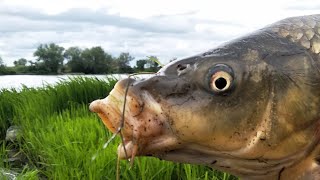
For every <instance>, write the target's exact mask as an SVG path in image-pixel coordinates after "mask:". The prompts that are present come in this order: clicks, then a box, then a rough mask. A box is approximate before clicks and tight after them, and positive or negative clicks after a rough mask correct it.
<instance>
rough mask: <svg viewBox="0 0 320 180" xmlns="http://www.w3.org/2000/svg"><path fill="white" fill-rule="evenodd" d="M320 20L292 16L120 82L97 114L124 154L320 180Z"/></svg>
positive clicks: (249, 174)
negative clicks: (145, 76)
mask: <svg viewBox="0 0 320 180" xmlns="http://www.w3.org/2000/svg"><path fill="white" fill-rule="evenodd" d="M319 53H320V15H311V16H303V17H293V18H288V19H285V20H282V21H279V22H277V23H274V24H272V25H269V26H267V27H265V28H263V29H261V30H258V31H256V32H254V33H252V34H249V35H247V36H244V37H241V38H238V39H235V40H233V41H230V42H229V43H226V44H223V45H221V46H219V47H217V48H215V49H213V50H210V51H208V52H205V53H202V54H198V55H196V56H193V57H190V58H186V59H182V60H179V61H174V62H171V63H170V64H168V65H166V66H165V67H164V68H162V69H161V70H160V71H159V72H158V73H157V74H156V75H154V76H152V77H150V78H148V79H144V80H139V81H136V80H134V79H130V78H129V79H125V80H121V81H119V82H118V83H117V84H116V86H115V88H114V90H112V92H111V93H110V95H109V96H108V97H107V98H105V99H103V100H96V101H94V102H93V103H92V104H91V105H90V109H91V110H92V111H94V112H97V113H98V115H99V116H100V117H101V118H102V120H103V122H104V123H105V125H106V126H107V127H108V128H109V129H110V130H111V131H112V132H115V131H116V129H117V128H118V127H119V125H120V120H121V114H122V112H121V111H122V106H123V103H124V98H125V97H124V95H125V90H126V86H127V84H129V91H128V96H127V97H126V100H127V103H126V108H125V121H124V128H123V129H122V132H123V134H124V137H125V143H124V145H121V146H119V149H118V153H119V155H120V156H121V157H122V158H126V157H125V155H124V150H123V146H125V147H126V149H127V150H128V154H129V157H131V156H135V155H139V156H143V155H152V156H155V157H159V158H161V159H165V160H171V161H176V162H185V163H194V164H204V165H207V166H211V167H213V168H216V169H220V170H223V171H227V172H230V173H232V174H234V175H237V176H239V177H242V178H245V179H320V168H319V162H320V159H319V157H320V156H319V155H320V145H319V140H320V131H319V130H320V129H319V128H320V124H319V123H320V121H319V120H320V99H319V98H320V54H319Z"/></svg>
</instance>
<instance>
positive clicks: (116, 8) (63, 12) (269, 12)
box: [0, 0, 320, 66]
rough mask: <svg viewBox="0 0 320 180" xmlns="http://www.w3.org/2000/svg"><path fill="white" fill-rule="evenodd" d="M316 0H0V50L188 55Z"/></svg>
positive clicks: (309, 8) (306, 10) (309, 9)
mask: <svg viewBox="0 0 320 180" xmlns="http://www.w3.org/2000/svg"><path fill="white" fill-rule="evenodd" d="M316 13H320V1H319V2H316V0H304V1H302V0H281V1H280V0H264V1H257V0H240V1H237V0H234V1H228V0H219V1H215V0H192V1H191V0H190V1H187V0H157V1H155V0H0V56H1V57H2V59H3V60H4V62H5V64H7V65H9V66H11V65H13V61H14V60H17V59H19V58H22V57H24V58H27V59H29V60H34V59H35V58H34V57H33V55H32V54H33V52H34V51H35V50H36V48H37V47H38V46H39V44H41V43H51V42H53V43H56V44H58V45H60V46H63V47H65V48H68V47H70V46H80V47H82V48H86V47H88V48H90V47H93V46H102V47H103V48H104V49H105V50H106V52H108V53H110V54H112V55H113V56H117V55H119V53H120V52H130V53H131V54H132V55H133V56H134V57H136V59H139V58H143V57H146V56H150V55H154V56H158V57H159V58H160V60H161V61H162V62H164V63H165V62H168V60H170V59H172V58H173V57H177V58H183V57H187V56H191V55H194V54H197V53H200V52H203V51H205V50H208V49H211V48H214V47H215V46H217V45H219V44H221V43H223V42H226V41H229V40H232V39H233V38H236V37H239V36H241V35H244V34H246V33H250V32H252V31H254V30H256V29H259V28H262V27H264V26H265V25H268V24H270V23H273V22H275V21H277V20H280V19H283V18H285V17H289V16H299V15H307V14H316Z"/></svg>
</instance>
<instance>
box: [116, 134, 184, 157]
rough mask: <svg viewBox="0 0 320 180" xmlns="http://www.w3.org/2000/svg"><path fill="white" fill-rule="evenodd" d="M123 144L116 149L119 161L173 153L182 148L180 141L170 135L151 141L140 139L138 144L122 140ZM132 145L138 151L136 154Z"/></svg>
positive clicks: (133, 141)
mask: <svg viewBox="0 0 320 180" xmlns="http://www.w3.org/2000/svg"><path fill="white" fill-rule="evenodd" d="M124 144H125V145H124V146H123V144H120V145H119V146H118V149H117V153H118V156H119V158H120V159H128V158H132V157H133V156H150V155H155V156H157V154H163V153H166V152H169V151H173V150H175V149H179V148H181V146H182V143H181V141H180V140H179V139H178V138H177V137H176V136H172V135H162V136H159V137H157V138H153V139H152V140H151V141H150V139H148V138H147V139H141V140H139V141H138V142H137V141H135V140H124ZM134 145H137V146H138V150H137V151H136V152H135V150H134ZM124 147H125V149H126V152H125V150H124ZM126 153H127V154H126Z"/></svg>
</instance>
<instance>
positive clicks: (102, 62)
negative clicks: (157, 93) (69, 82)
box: [0, 43, 160, 75]
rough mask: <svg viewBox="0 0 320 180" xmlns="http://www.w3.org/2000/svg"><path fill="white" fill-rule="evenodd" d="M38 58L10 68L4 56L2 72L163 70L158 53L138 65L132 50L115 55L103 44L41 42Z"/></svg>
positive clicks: (20, 62) (1, 61) (37, 52)
mask: <svg viewBox="0 0 320 180" xmlns="http://www.w3.org/2000/svg"><path fill="white" fill-rule="evenodd" d="M33 55H34V57H35V58H36V60H35V61H31V60H27V59H25V58H21V59H18V60H16V61H14V66H13V67H9V66H6V65H5V64H4V63H3V60H2V59H1V57H0V75H1V74H2V75H4V74H66V73H83V74H109V73H135V72H144V71H148V72H156V71H158V70H159V69H160V65H159V60H158V58H157V57H155V56H149V57H146V58H145V59H139V60H137V61H136V65H135V66H134V67H131V66H130V62H131V61H132V60H134V57H133V56H131V55H130V54H129V53H128V52H123V53H120V55H119V56H118V57H113V56H112V55H111V54H108V53H107V52H105V50H104V49H103V48H102V47H100V46H97V47H92V48H86V49H81V48H79V47H77V46H75V47H70V48H68V49H65V48H64V47H61V46H59V45H57V44H54V43H51V44H41V45H40V46H38V48H37V49H36V51H35V52H34V53H33Z"/></svg>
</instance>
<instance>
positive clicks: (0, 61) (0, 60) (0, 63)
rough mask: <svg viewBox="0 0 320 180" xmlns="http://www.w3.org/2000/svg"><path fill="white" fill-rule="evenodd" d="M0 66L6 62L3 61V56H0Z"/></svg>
mask: <svg viewBox="0 0 320 180" xmlns="http://www.w3.org/2000/svg"><path fill="white" fill-rule="evenodd" d="M0 66H4V63H3V60H2V58H1V56H0Z"/></svg>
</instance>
